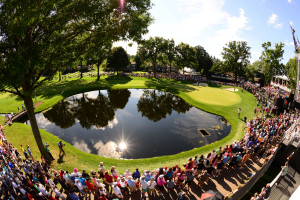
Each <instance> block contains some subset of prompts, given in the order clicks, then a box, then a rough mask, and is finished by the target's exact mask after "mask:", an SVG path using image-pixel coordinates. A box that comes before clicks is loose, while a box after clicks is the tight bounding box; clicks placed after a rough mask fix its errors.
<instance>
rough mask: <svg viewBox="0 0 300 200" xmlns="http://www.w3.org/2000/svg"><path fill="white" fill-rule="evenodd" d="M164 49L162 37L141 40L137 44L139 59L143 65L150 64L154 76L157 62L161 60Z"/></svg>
mask: <svg viewBox="0 0 300 200" xmlns="http://www.w3.org/2000/svg"><path fill="white" fill-rule="evenodd" d="M164 49H165V46H164V39H163V38H162V37H154V38H153V37H150V38H149V39H148V40H143V41H142V42H141V43H140V44H139V47H138V54H139V58H140V59H141V61H142V62H143V63H145V62H148V63H150V65H151V66H152V68H153V72H154V75H156V67H157V64H158V62H159V61H160V60H161V59H162V58H163V53H164Z"/></svg>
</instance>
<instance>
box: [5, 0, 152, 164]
mask: <svg viewBox="0 0 300 200" xmlns="http://www.w3.org/2000/svg"><path fill="white" fill-rule="evenodd" d="M122 2H123V3H124V1H119V0H111V1H106V0H94V1H90V0H81V1H75V0H47V1H35V0H28V1H19V0H2V1H1V3H0V19H1V20H0V38H1V39H0V91H1V92H9V93H12V94H15V95H17V96H19V97H20V98H22V99H23V100H24V103H25V105H26V108H27V112H28V116H29V120H30V124H31V128H32V132H33V135H34V138H35V140H36V143H37V146H38V148H39V150H40V152H41V154H42V156H44V158H45V159H46V160H47V161H50V160H51V159H50V156H49V155H48V153H47V151H46V149H45V148H44V145H43V142H42V138H41V135H40V132H39V129H38V125H37V122H36V118H35V115H34V106H33V101H32V95H33V93H34V91H35V90H36V88H38V87H39V86H41V85H42V84H43V83H44V82H45V81H48V80H51V79H52V77H53V76H54V75H55V74H56V73H57V71H58V70H59V69H60V68H62V67H65V66H70V65H71V64H72V63H73V62H75V61H76V59H77V58H78V57H80V56H81V55H83V54H84V53H85V52H86V51H87V48H88V44H89V43H90V41H91V38H94V37H95V36H96V37H107V36H109V37H110V38H111V39H112V40H113V41H116V40H119V39H125V40H126V39H132V40H134V41H138V40H140V39H141V35H142V34H145V33H147V31H148V30H147V27H148V26H149V24H150V23H151V21H152V18H151V16H150V14H149V9H150V8H151V3H150V0H140V1H136V0H127V1H126V2H125V3H124V4H121V3H122ZM46 73H47V75H48V76H47V77H44V78H42V76H43V75H44V74H46Z"/></svg>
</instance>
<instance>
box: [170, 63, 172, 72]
mask: <svg viewBox="0 0 300 200" xmlns="http://www.w3.org/2000/svg"><path fill="white" fill-rule="evenodd" d="M171 73H172V64H171V63H170V74H171Z"/></svg>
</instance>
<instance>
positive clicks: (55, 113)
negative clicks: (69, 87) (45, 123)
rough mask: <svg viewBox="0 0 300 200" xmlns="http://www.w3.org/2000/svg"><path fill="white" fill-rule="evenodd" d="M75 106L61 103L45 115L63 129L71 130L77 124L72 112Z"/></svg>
mask: <svg viewBox="0 0 300 200" xmlns="http://www.w3.org/2000/svg"><path fill="white" fill-rule="evenodd" d="M72 106H73V105H72V104H71V103H70V102H68V101H61V102H59V103H58V104H56V105H55V106H54V107H53V108H52V109H51V110H48V111H47V112H45V113H44V117H45V118H47V119H48V120H49V121H51V122H52V123H54V124H55V125H56V126H59V127H61V128H64V129H66V128H69V127H71V126H73V125H74V124H75V115H74V113H73V111H72V110H71V107H72Z"/></svg>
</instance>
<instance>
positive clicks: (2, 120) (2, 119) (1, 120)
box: [0, 116, 5, 125]
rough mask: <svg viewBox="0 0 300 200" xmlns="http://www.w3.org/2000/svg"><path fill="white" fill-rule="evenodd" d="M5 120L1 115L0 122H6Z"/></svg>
mask: <svg viewBox="0 0 300 200" xmlns="http://www.w3.org/2000/svg"><path fill="white" fill-rule="evenodd" d="M4 122H5V117H3V116H0V124H1V125H2V124H4Z"/></svg>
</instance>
